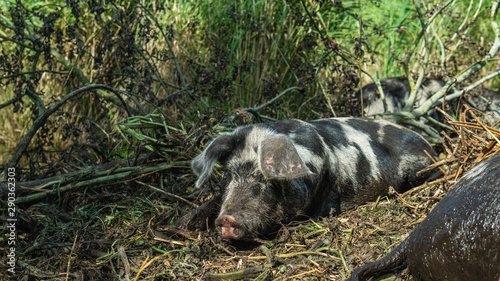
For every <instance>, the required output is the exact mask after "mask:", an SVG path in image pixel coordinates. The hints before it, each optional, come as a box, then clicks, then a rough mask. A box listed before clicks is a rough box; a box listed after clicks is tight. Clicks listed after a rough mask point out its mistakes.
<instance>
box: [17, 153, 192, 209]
mask: <svg viewBox="0 0 500 281" xmlns="http://www.w3.org/2000/svg"><path fill="white" fill-rule="evenodd" d="M186 163H189V161H183V162H177V163H168V164H162V165H159V166H154V167H138V168H137V169H133V170H130V171H125V172H121V173H115V174H112V175H109V176H108V175H106V176H101V177H98V178H93V179H90V180H84V181H78V182H76V183H75V184H68V185H65V186H59V187H58V188H54V189H52V190H50V191H47V192H40V193H36V194H31V195H28V196H25V197H18V198H16V201H15V203H16V204H20V203H26V202H31V201H34V200H38V199H41V198H45V197H47V196H48V195H51V194H55V193H62V192H66V191H70V190H75V189H78V188H80V187H84V186H96V185H98V184H105V183H106V184H117V183H120V182H121V181H120V180H126V179H129V178H133V177H137V176H139V175H144V174H147V173H151V172H159V171H162V170H165V169H171V168H175V167H179V166H185V165H186ZM117 170H118V169H117ZM115 171H116V170H115ZM61 182H62V181H61Z"/></svg>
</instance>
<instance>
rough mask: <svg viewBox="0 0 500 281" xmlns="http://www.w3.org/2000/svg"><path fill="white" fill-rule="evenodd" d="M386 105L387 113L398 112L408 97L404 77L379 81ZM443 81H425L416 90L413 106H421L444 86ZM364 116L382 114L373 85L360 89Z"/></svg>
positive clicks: (359, 96) (376, 91)
mask: <svg viewBox="0 0 500 281" xmlns="http://www.w3.org/2000/svg"><path fill="white" fill-rule="evenodd" d="M380 84H381V85H382V89H383V90H384V97H385V101H386V104H387V113H394V112H400V111H402V110H403V108H404V106H405V104H406V101H407V100H408V98H409V97H410V93H411V87H410V82H408V79H407V78H406V77H392V78H385V79H381V80H380ZM444 84H445V83H444V81H442V80H438V79H426V80H424V82H423V83H422V87H421V88H419V89H418V91H417V94H416V99H415V103H414V106H415V107H418V106H420V105H422V104H423V103H424V102H425V101H426V100H427V99H428V98H429V97H430V96H432V95H433V94H434V93H436V92H437V91H438V90H439V89H441V88H442V87H443V86H444ZM362 92H363V106H364V111H365V115H367V116H372V115H377V114H382V113H384V104H383V103H382V100H381V99H380V94H379V92H378V89H377V86H376V85H375V83H370V84H367V85H366V86H364V87H363V89H362ZM355 96H356V99H358V100H361V91H358V92H356V95H355Z"/></svg>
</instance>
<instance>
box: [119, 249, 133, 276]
mask: <svg viewBox="0 0 500 281" xmlns="http://www.w3.org/2000/svg"><path fill="white" fill-rule="evenodd" d="M118 256H119V257H120V259H121V260H122V263H123V267H125V276H124V277H125V278H126V280H129V278H130V276H131V275H130V263H129V262H128V258H127V253H126V252H125V248H124V247H123V246H120V247H118Z"/></svg>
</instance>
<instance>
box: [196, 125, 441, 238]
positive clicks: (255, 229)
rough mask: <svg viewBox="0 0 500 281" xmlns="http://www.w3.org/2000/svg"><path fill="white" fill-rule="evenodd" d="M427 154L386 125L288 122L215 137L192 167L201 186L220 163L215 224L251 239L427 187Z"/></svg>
mask: <svg viewBox="0 0 500 281" xmlns="http://www.w3.org/2000/svg"><path fill="white" fill-rule="evenodd" d="M424 151H427V152H428V153H429V155H431V156H434V152H433V149H432V147H431V146H430V145H429V144H428V143H427V142H426V141H425V139H424V138H422V137H421V136H420V135H418V134H417V133H414V132H412V131H410V130H408V129H406V128H404V127H401V126H398V125H395V124H392V123H390V122H388V121H384V120H366V119H358V118H331V119H320V120H314V121H301V120H284V121H277V122H272V123H263V124H253V125H247V126H242V127H239V128H237V129H236V130H235V131H234V132H232V133H229V134H225V135H221V136H219V137H217V138H216V139H215V140H214V141H212V143H210V144H209V145H208V146H207V147H206V148H205V150H204V151H203V152H202V153H201V154H200V155H198V156H197V157H196V158H194V159H193V161H192V168H193V171H194V172H195V174H196V175H197V176H198V180H197V182H196V186H197V187H200V186H202V185H204V184H205V183H206V182H207V180H208V179H209V178H210V177H211V176H212V174H213V171H214V168H215V164H216V163H220V164H221V166H222V168H223V170H224V171H225V174H226V176H227V178H228V180H227V182H228V184H227V185H226V186H224V187H223V188H222V189H223V191H224V194H223V198H222V203H221V208H220V212H219V216H218V218H217V219H216V221H215V224H216V226H217V228H218V230H219V232H220V234H221V235H222V236H223V237H225V238H231V239H245V240H247V239H252V238H255V237H257V236H259V234H266V233H269V232H270V231H273V230H275V229H276V228H277V227H279V226H280V225H281V224H283V223H287V222H289V221H291V220H292V219H294V218H297V217H298V216H308V217H317V216H325V215H328V214H329V213H330V212H331V211H332V210H333V211H334V212H335V213H340V212H342V211H344V210H346V209H349V208H352V207H354V206H357V205H360V204H363V203H365V202H367V201H371V200H375V199H376V198H377V197H378V196H380V195H384V194H386V193H387V192H388V188H389V186H393V187H394V188H395V189H396V190H398V191H403V190H406V189H409V188H411V187H413V186H415V185H418V184H420V183H422V182H423V181H424V179H425V176H417V175H416V173H417V171H419V170H421V169H422V168H424V167H426V166H427V165H428V164H430V163H431V159H430V158H429V157H428V156H427V155H426V153H425V152H424Z"/></svg>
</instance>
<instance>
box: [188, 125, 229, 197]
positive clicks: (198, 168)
mask: <svg viewBox="0 0 500 281" xmlns="http://www.w3.org/2000/svg"><path fill="white" fill-rule="evenodd" d="M233 149H234V141H233V137H232V136H231V135H223V136H219V137H217V138H216V139H215V140H214V141H212V143H210V144H209V145H208V146H207V147H206V148H205V150H204V151H203V152H202V153H201V154H200V155H198V156H196V157H195V158H194V159H193V161H192V162H191V168H193V171H194V173H195V174H196V175H197V176H198V180H197V181H196V187H197V188H199V187H200V186H202V185H203V184H204V183H205V182H206V181H207V179H208V178H210V176H211V175H212V172H213V170H214V166H215V164H216V163H217V162H219V161H222V160H224V159H225V158H227V156H229V155H230V154H231V152H232V151H233Z"/></svg>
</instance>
